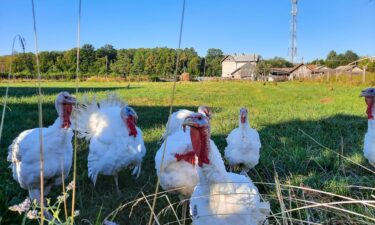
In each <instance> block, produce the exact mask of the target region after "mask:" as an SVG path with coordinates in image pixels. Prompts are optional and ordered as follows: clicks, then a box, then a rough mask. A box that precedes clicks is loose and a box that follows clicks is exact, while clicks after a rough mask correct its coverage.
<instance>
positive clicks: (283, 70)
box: [271, 63, 312, 74]
mask: <svg viewBox="0 0 375 225" xmlns="http://www.w3.org/2000/svg"><path fill="white" fill-rule="evenodd" d="M303 65H304V64H303V63H299V64H295V65H294V66H293V67H273V68H271V70H272V71H274V72H277V73H285V74H286V73H293V72H294V71H295V70H297V69H298V68H300V67H301V66H303ZM306 67H307V68H308V69H310V70H311V71H312V69H311V68H309V67H308V66H306Z"/></svg>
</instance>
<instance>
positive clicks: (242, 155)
mask: <svg viewBox="0 0 375 225" xmlns="http://www.w3.org/2000/svg"><path fill="white" fill-rule="evenodd" d="M260 147H261V143H260V139H259V134H258V132H257V131H256V130H255V129H253V128H251V127H250V123H249V120H248V111H247V109H246V108H242V109H241V110H240V115H239V126H238V128H236V129H234V130H232V131H231V132H230V134H229V135H228V137H227V147H226V148H225V158H226V159H227V161H228V163H229V166H230V168H231V171H232V170H233V169H234V168H236V167H240V169H241V170H242V171H243V172H248V171H249V169H251V168H253V167H255V166H256V165H257V164H258V162H259V149H260Z"/></svg>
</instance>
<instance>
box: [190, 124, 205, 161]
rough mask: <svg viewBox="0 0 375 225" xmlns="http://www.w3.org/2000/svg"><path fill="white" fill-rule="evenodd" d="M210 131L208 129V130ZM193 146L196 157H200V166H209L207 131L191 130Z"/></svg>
mask: <svg viewBox="0 0 375 225" xmlns="http://www.w3.org/2000/svg"><path fill="white" fill-rule="evenodd" d="M207 129H208V128H207ZM190 137H191V144H192V145H193V150H194V153H195V155H196V156H198V165H199V166H200V167H202V166H203V163H205V164H209V163H210V160H209V159H208V147H209V146H208V145H209V139H208V132H207V131H206V130H205V129H196V128H191V129H190Z"/></svg>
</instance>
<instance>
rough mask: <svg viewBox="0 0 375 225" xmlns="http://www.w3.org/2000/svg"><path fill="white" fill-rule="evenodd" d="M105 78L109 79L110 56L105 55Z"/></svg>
mask: <svg viewBox="0 0 375 225" xmlns="http://www.w3.org/2000/svg"><path fill="white" fill-rule="evenodd" d="M105 79H108V56H107V55H106V56H105Z"/></svg>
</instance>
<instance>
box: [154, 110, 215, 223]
mask: <svg viewBox="0 0 375 225" xmlns="http://www.w3.org/2000/svg"><path fill="white" fill-rule="evenodd" d="M198 111H199V112H202V113H204V114H205V115H207V117H209V116H210V114H211V110H210V108H209V107H207V106H200V107H199V108H198ZM191 114H193V112H191V111H189V110H185V109H183V110H179V111H177V112H175V113H173V114H172V115H171V117H170V118H171V119H170V120H169V121H168V122H170V125H169V131H166V132H165V133H164V135H163V137H164V138H165V137H167V136H168V143H167V142H166V141H164V142H163V144H162V145H161V146H160V148H159V150H158V151H157V152H156V156H155V168H156V173H157V176H158V177H159V180H160V186H161V187H162V188H163V189H164V190H171V191H174V192H177V193H179V198H180V200H181V201H182V203H183V208H182V216H183V219H184V217H185V214H186V212H185V211H186V207H187V206H188V201H187V199H189V198H190V195H191V193H192V192H193V190H194V187H195V185H196V184H197V183H198V180H199V179H198V174H197V170H196V168H195V164H196V157H195V155H194V152H193V151H192V150H193V146H192V144H191V140H190V136H189V134H188V133H186V132H184V130H185V129H186V130H189V129H190V128H189V127H183V126H182V123H183V121H184V119H185V117H187V116H189V115H191ZM167 134H168V135H167ZM164 149H165V153H164V158H163V152H164Z"/></svg>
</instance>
